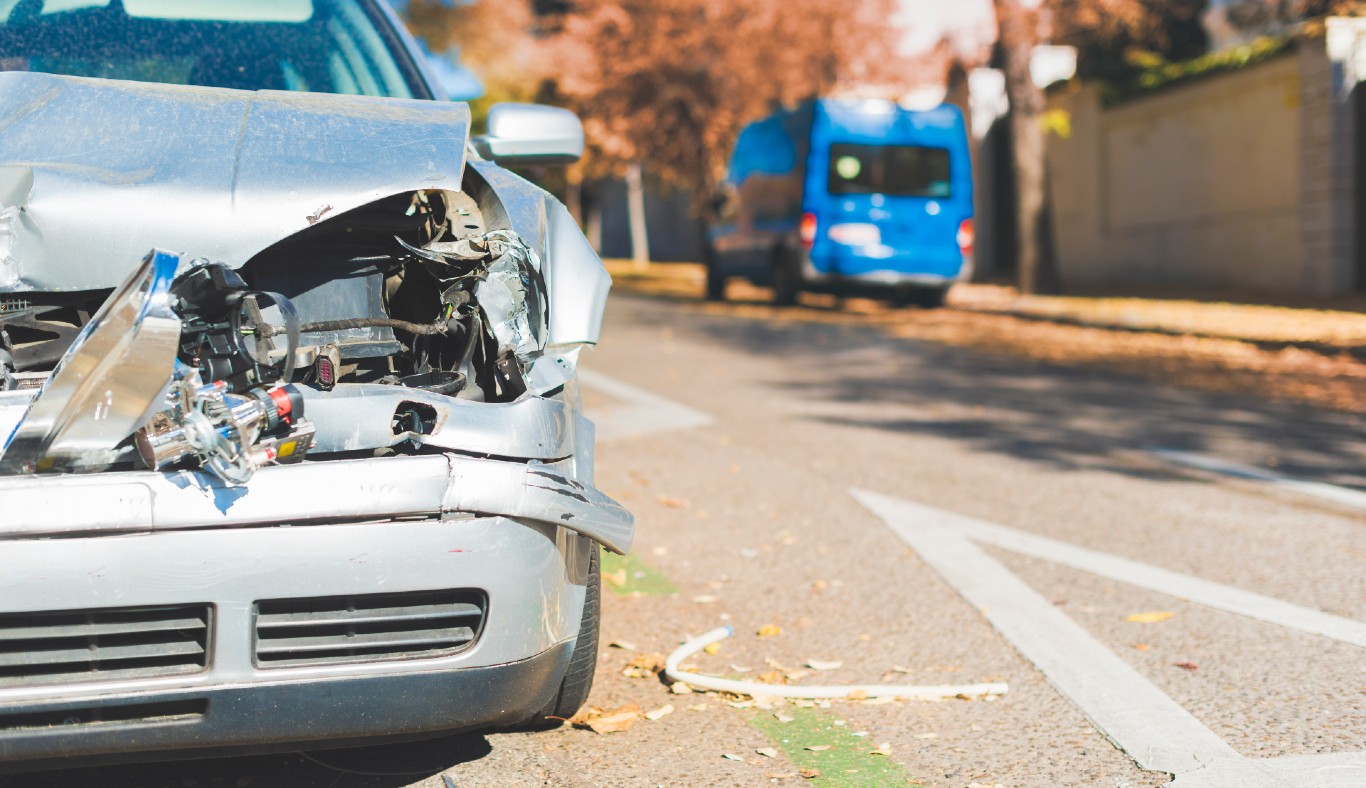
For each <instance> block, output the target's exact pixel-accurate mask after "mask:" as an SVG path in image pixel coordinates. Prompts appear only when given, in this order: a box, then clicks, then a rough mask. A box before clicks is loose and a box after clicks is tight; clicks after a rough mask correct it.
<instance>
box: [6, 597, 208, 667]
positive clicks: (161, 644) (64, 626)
mask: <svg viewBox="0 0 1366 788" xmlns="http://www.w3.org/2000/svg"><path fill="white" fill-rule="evenodd" d="M209 616H210V610H209V606H208V605H191V606H182V607H156V608H126V609H108V610H86V611H57V612H44V613H9V614H4V615H0V687H14V686H35V685H42V684H61V683H71V682H83V681H97V680H99V681H104V680H112V679H142V678H154V677H161V676H177V675H182V674H186V673H198V672H200V671H202V670H204V669H205V668H206V667H207V666H208V654H209V628H210V619H209Z"/></svg>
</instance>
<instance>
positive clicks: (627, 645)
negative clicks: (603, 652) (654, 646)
mask: <svg viewBox="0 0 1366 788" xmlns="http://www.w3.org/2000/svg"><path fill="white" fill-rule="evenodd" d="M607 647H608V648H619V649H621V650H622V651H635V650H636V644H634V643H632V642H631V641H629V640H613V641H612V642H611V643H608V644H607Z"/></svg>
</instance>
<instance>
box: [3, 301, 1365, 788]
mask: <svg viewBox="0 0 1366 788" xmlns="http://www.w3.org/2000/svg"><path fill="white" fill-rule="evenodd" d="M585 366H586V368H587V369H589V370H590V372H591V373H593V374H592V375H591V376H589V377H588V378H587V379H586V383H587V384H588V385H587V386H586V400H587V402H588V406H589V408H590V411H591V413H592V414H593V415H594V417H595V418H596V419H597V420H598V422H599V426H600V432H601V440H600V442H599V448H598V481H599V485H600V486H601V487H602V488H603V489H605V490H606V491H607V492H609V493H611V494H613V495H614V496H616V497H617V498H618V499H620V500H622V501H623V502H624V503H626V504H627V505H628V506H630V507H631V508H632V509H633V510H634V511H635V512H636V514H637V517H638V520H639V531H638V537H637V547H636V550H635V553H634V555H633V557H632V559H631V560H630V561H629V562H626V563H622V562H614V563H612V564H609V566H608V570H609V572H610V573H612V577H611V579H612V581H613V582H609V583H608V586H609V588H608V591H607V592H606V593H605V597H606V602H605V613H604V615H605V619H604V625H603V642H604V643H607V642H609V641H618V642H619V643H620V644H621V645H624V646H627V648H614V647H613V648H604V650H603V652H602V655H601V662H600V667H599V679H598V683H597V685H596V686H595V690H594V694H593V700H592V703H593V704H595V705H598V706H601V707H604V708H615V707H618V706H622V705H624V704H631V703H634V704H637V705H639V706H640V707H641V708H642V709H643V710H645V711H652V710H660V709H663V708H664V707H666V706H671V707H672V709H673V710H672V712H671V713H667V714H666V715H665V716H662V717H660V718H659V719H657V720H642V721H640V722H638V723H636V724H635V725H634V726H633V727H631V728H630V729H629V730H626V731H625V732H621V733H612V734H606V735H601V734H597V733H593V732H591V731H588V730H576V729H569V728H566V729H562V730H557V731H551V732H546V733H539V734H497V735H488V736H484V735H475V736H462V737H454V738H447V739H440V740H435V741H429V742H421V743H415V744H408V745H400V746H394V747H385V748H373V749H369V750H354V751H335V752H323V753H313V754H311V755H309V756H300V755H290V756H274V757H263V758H250V759H234V760H221V761H212V762H197V763H187V764H162V765H154V766H134V767H118V768H105V769H100V770H80V771H70V772H63V773H48V774H42V775H31V776H28V777H24V778H18V777H10V778H3V777H0V785H5V786H10V785H14V786H23V788H28V786H51V785H59V786H66V785H71V786H82V788H102V787H104V786H119V787H120V788H132V787H133V786H148V788H153V787H156V786H177V788H179V787H180V786H185V787H186V788H190V787H193V786H205V787H208V788H225V787H232V788H246V786H319V787H322V786H335V787H336V788H361V787H364V788H398V787H399V786H424V787H426V786H432V787H433V788H442V787H443V786H449V785H455V786H467V785H468V786H522V785H552V786H599V785H622V786H636V785H641V786H648V785H669V786H676V785H717V786H729V785H760V784H770V783H772V782H773V781H776V782H777V783H779V784H802V783H804V782H806V778H804V777H802V776H801V771H802V770H803V769H814V770H816V771H818V772H819V773H820V777H819V778H816V780H815V781H814V782H815V784H824V785H895V784H906V783H907V781H908V780H912V781H914V782H917V783H920V784H923V785H927V786H958V787H960V788H966V787H967V786H972V785H978V786H995V785H1002V786H1069V785H1076V786H1112V787H1114V788H1119V786H1156V785H1162V784H1165V783H1166V782H1167V781H1168V780H1169V779H1171V777H1170V775H1171V774H1176V775H1177V781H1176V783H1175V785H1177V786H1187V785H1189V786H1201V785H1208V786H1239V787H1241V786H1250V787H1254V788H1255V786H1259V785H1287V786H1310V785H1325V786H1328V785H1332V786H1362V785H1366V755H1363V752H1364V751H1366V572H1363V571H1362V568H1363V566H1364V565H1366V505H1363V504H1362V501H1363V498H1362V496H1360V495H1359V493H1360V492H1361V491H1362V490H1366V444H1364V443H1363V441H1362V437H1363V425H1362V424H1361V422H1360V421H1359V420H1358V419H1357V418H1356V417H1353V416H1350V415H1345V414H1332V413H1321V412H1314V411H1310V410H1305V409H1301V408H1296V407H1289V406H1280V405H1274V404H1270V403H1267V402H1265V401H1263V400H1260V399H1258V398H1256V397H1253V396H1249V397H1246V398H1238V397H1220V396H1213V395H1209V394H1202V393H1194V392H1190V391H1185V390H1178V389H1173V388H1164V387H1161V386H1155V385H1152V384H1149V383H1144V382H1139V381H1135V380H1132V379H1126V378H1121V377H1111V376H1106V375H1102V374H1095V373H1079V372H1076V371H1073V370H1068V369H1063V368H1056V367H1049V366H1043V365H1039V364H1037V363H1034V362H1028V361H1022V360H1017V359H1012V358H1007V357H999V356H987V355H979V354H974V353H972V352H967V351H964V350H961V349H953V348H948V347H943V346H937V345H933V344H921V343H915V342H911V341H906V340H897V339H892V338H888V337H887V336H885V335H883V334H881V333H879V332H878V331H876V330H875V329H871V328H860V327H856V326H840V325H830V324H825V323H812V322H796V321H792V322H783V321H779V322H773V321H768V322H760V321H754V320H748V319H742V318H737V317H734V316H729V315H725V314H719V315H718V314H704V313H703V312H702V311H700V310H699V309H697V308H696V306H694V305H689V304H686V303H676V302H669V301H662V300H648V299H642V298H636V297H618V298H616V299H615V300H614V302H613V304H612V305H611V306H610V308H609V320H608V327H607V330H606V335H605V337H604V342H603V345H602V347H601V348H599V349H598V350H596V351H595V352H593V353H591V354H587V355H586V356H585ZM1164 452H1166V453H1164ZM1170 452H1180V454H1172V453H1170ZM1192 457H1194V458H1196V459H1197V460H1198V461H1197V462H1195V463H1194V464H1195V465H1202V467H1192V463H1190V462H1184V463H1183V462H1179V461H1177V460H1179V459H1180V458H1186V459H1190V458H1192ZM1207 461H1208V462H1207ZM1228 464H1232V465H1233V466H1234V467H1232V468H1231V469H1230V468H1229V467H1226V466H1227V465H1228ZM1240 466H1241V467H1245V468H1255V469H1261V471H1262V472H1263V473H1260V474H1249V473H1247V472H1245V471H1240V470H1239V467H1240ZM1134 616H1138V619H1139V620H1128V619H1130V618H1131V617H1134ZM721 625H730V626H733V627H734V628H735V631H736V635H735V637H733V638H731V639H730V640H727V641H725V642H723V643H722V644H721V648H720V651H719V652H718V653H716V654H715V655H700V656H699V657H697V658H695V659H693V660H691V661H690V664H692V665H693V666H694V667H696V668H697V669H698V670H700V671H704V672H709V673H715V674H718V675H728V676H732V677H737V678H753V677H755V676H759V675H761V674H764V673H772V672H773V671H778V672H784V671H785V672H787V673H789V674H796V675H797V679H796V681H795V682H794V683H812V682H819V683H822V684H855V683H878V682H889V683H896V684H936V685H938V684H962V683H970V682H994V681H1004V682H1006V683H1007V684H1008V685H1009V691H1008V693H1007V694H1005V695H1003V696H1001V697H999V698H994V699H990V700H988V699H984V698H980V697H979V698H972V699H952V700H945V701H941V702H909V701H892V702H874V701H849V700H840V701H834V702H830V703H829V704H828V708H822V707H821V706H820V705H816V706H814V707H810V708H808V707H806V706H800V707H799V706H793V705H778V706H772V704H770V703H767V702H764V703H762V704H761V705H762V706H769V707H770V708H759V707H757V706H754V705H747V704H745V703H738V704H737V703H735V702H733V701H734V699H727V698H723V697H720V696H718V695H715V694H700V693H693V694H674V693H671V692H670V690H669V688H668V687H666V686H665V685H664V684H662V683H661V682H659V681H657V680H654V679H649V678H644V679H642V678H628V677H626V676H624V675H623V674H622V670H623V667H624V666H625V665H626V664H627V662H628V661H629V660H631V659H632V658H633V657H636V656H639V655H641V654H650V653H654V654H666V653H668V652H669V651H671V650H672V649H673V648H675V647H676V646H677V645H678V644H679V643H680V642H681V641H682V640H683V639H684V638H685V637H687V636H689V635H697V634H700V633H702V632H704V631H706V630H710V629H712V628H714V627H716V626H721ZM765 626H770V627H774V628H776V629H777V630H780V634H776V635H773V636H768V637H762V638H761V637H759V636H758V635H757V634H756V633H757V632H758V631H759V629H760V628H761V627H765ZM770 631H771V630H770ZM810 662H815V663H816V664H817V665H819V666H821V667H825V668H828V669H826V670H820V671H815V670H811V669H809V668H806V667H804V666H805V665H807V663H810ZM821 663H840V664H839V665H838V667H831V666H830V665H829V664H821ZM775 666H777V667H775ZM802 672H807V673H809V675H805V676H802V675H801V673H802ZM827 747H828V748H829V749H826V748H827ZM809 748H814V749H809ZM875 751H876V752H875ZM1354 754H1356V755H1354ZM727 756H731V757H727Z"/></svg>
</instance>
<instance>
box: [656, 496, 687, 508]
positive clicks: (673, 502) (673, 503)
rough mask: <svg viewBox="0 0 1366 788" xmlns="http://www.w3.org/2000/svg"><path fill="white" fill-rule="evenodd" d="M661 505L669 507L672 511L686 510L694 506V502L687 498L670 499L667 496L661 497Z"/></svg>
mask: <svg viewBox="0 0 1366 788" xmlns="http://www.w3.org/2000/svg"><path fill="white" fill-rule="evenodd" d="M659 503H660V505H661V506H667V507H669V508H670V509H686V508H688V507H689V506H692V501H689V500H688V499H687V498H670V497H669V496H667V495H661V496H659Z"/></svg>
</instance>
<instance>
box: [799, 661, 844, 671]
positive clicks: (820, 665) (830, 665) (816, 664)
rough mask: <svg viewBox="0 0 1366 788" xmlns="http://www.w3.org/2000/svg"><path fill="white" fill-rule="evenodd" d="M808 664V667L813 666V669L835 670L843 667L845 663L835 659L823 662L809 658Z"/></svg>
mask: <svg viewBox="0 0 1366 788" xmlns="http://www.w3.org/2000/svg"><path fill="white" fill-rule="evenodd" d="M806 666H807V667H808V668H811V669H812V670H835V669H837V668H840V667H843V666H844V663H843V662H840V661H838V660H835V661H833V662H823V661H821V660H819V659H808V660H807V661H806Z"/></svg>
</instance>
